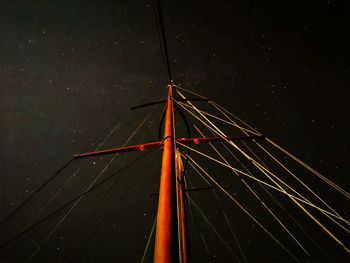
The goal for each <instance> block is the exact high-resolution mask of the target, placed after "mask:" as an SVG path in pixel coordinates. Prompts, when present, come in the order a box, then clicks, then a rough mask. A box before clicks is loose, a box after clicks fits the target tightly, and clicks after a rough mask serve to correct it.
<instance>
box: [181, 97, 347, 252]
mask: <svg viewBox="0 0 350 263" xmlns="http://www.w3.org/2000/svg"><path fill="white" fill-rule="evenodd" d="M178 93H179V95H180V96H181V97H183V98H185V97H184V96H183V95H182V94H181V93H180V92H178ZM187 103H188V104H189V105H191V106H192V108H193V109H194V110H196V111H197V112H198V113H199V114H200V115H201V116H202V117H203V118H204V119H205V120H206V121H207V122H208V123H209V124H210V125H211V126H213V127H214V128H212V127H211V126H210V125H208V124H206V123H205V122H204V121H203V120H201V119H200V118H198V117H197V116H195V115H194V116H195V117H196V118H197V119H199V120H200V121H201V122H202V123H203V124H204V125H206V127H208V128H209V129H210V130H212V131H213V132H215V133H216V134H218V135H219V136H220V137H221V138H223V139H224V140H225V141H227V142H228V143H229V144H230V145H232V146H233V147H234V148H235V149H236V150H238V151H239V152H240V153H241V154H243V156H244V157H245V158H247V159H248V160H249V161H250V162H251V163H252V164H254V165H255V166H256V168H258V169H259V170H260V171H261V172H262V173H263V174H264V175H265V176H267V177H268V178H269V179H270V180H271V181H272V182H273V183H274V184H275V185H276V186H277V187H278V188H279V189H280V190H281V191H282V192H284V193H286V194H287V196H288V197H289V198H290V199H291V201H293V202H294V203H295V204H296V205H297V206H298V207H299V208H301V209H302V210H303V211H304V212H305V213H306V214H307V215H308V216H309V217H310V218H311V219H312V220H313V221H314V222H315V223H316V224H317V225H319V226H320V227H321V228H322V229H323V230H324V231H325V232H326V233H327V234H328V235H329V236H330V237H331V238H332V239H333V240H334V241H336V242H337V243H338V244H339V245H341V246H342V247H343V248H344V250H345V251H346V252H348V253H350V250H349V249H348V248H347V247H346V246H345V244H344V243H343V242H341V241H340V240H339V239H338V238H337V237H336V236H335V235H334V234H333V233H332V232H331V231H330V230H329V229H327V228H326V227H325V226H324V225H323V224H322V223H321V222H320V221H318V220H317V219H316V218H315V217H314V216H313V215H312V214H311V213H310V212H309V211H308V210H306V209H305V208H304V206H303V205H302V204H300V203H299V201H301V200H299V198H295V197H294V196H292V195H290V194H289V193H287V192H286V190H285V189H284V188H283V187H282V186H281V185H279V184H278V183H277V182H276V181H275V180H274V179H272V177H274V178H275V179H277V180H278V181H279V182H280V183H282V185H285V186H286V187H287V188H289V189H290V190H291V191H293V192H295V193H296V194H298V195H299V196H300V197H302V198H303V199H302V201H303V202H306V203H308V204H310V205H312V206H315V205H313V204H312V203H311V202H309V201H308V200H307V199H306V198H305V197H304V196H303V195H301V194H300V193H298V192H297V191H295V190H294V189H293V188H292V187H290V186H289V185H288V184H286V183H285V182H283V181H282V180H281V179H279V178H278V177H277V176H276V175H275V174H273V173H272V172H271V171H269V170H268V169H266V168H265V167H263V166H262V165H261V164H259V163H258V162H257V161H256V160H254V159H253V158H252V157H250V156H249V155H248V154H247V153H245V152H244V151H243V150H242V149H240V148H239V147H238V146H237V144H235V143H233V142H232V141H228V140H227V139H226V135H225V134H224V133H223V132H222V131H221V130H220V129H219V128H218V127H217V126H216V125H215V124H213V123H212V122H211V121H210V120H209V119H208V118H206V117H205V116H204V115H203V114H201V113H200V112H199V111H198V109H197V108H196V107H195V106H194V105H193V104H192V103H191V102H189V101H188V102H187ZM183 108H184V109H186V108H185V107H183ZM190 113H191V112H190ZM271 176H272V177H271ZM319 209H320V208H319ZM320 210H321V211H324V212H326V211H325V210H324V209H320ZM326 213H328V214H331V213H330V212H328V211H327V212H326ZM335 217H337V218H339V219H340V220H342V221H345V222H347V221H346V220H345V219H344V218H341V217H339V216H335Z"/></svg>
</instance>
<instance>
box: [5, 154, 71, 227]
mask: <svg viewBox="0 0 350 263" xmlns="http://www.w3.org/2000/svg"><path fill="white" fill-rule="evenodd" d="M72 161H73V158H72V159H70V160H69V161H68V162H66V163H65V164H64V165H63V166H62V167H61V168H59V169H58V170H57V172H55V173H54V174H53V175H52V176H50V177H49V178H48V179H47V180H46V181H45V182H44V183H43V184H42V185H41V186H39V188H37V189H36V190H34V191H33V192H32V193H31V194H30V195H29V196H28V197H27V198H26V199H25V200H24V201H23V202H22V203H20V204H19V205H18V206H17V207H16V208H15V209H13V210H12V211H11V212H10V213H9V214H8V215H7V216H6V218H5V219H4V220H3V221H2V222H1V225H0V226H3V225H5V224H6V223H7V222H8V221H9V220H10V219H11V218H12V217H13V216H14V215H15V214H16V213H17V212H18V211H19V210H21V209H22V207H24V206H25V205H26V204H27V203H28V202H29V201H30V200H32V199H33V198H34V197H35V196H36V195H37V194H38V193H39V192H40V191H41V190H42V189H43V188H44V187H45V186H47V185H48V184H49V183H50V182H51V181H52V180H53V179H55V178H56V177H57V175H59V174H60V173H61V172H62V171H63V170H64V169H65V168H66V167H67V166H68V165H69V164H70V163H71V162H72Z"/></svg>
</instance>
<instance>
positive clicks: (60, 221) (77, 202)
mask: <svg viewBox="0 0 350 263" xmlns="http://www.w3.org/2000/svg"><path fill="white" fill-rule="evenodd" d="M150 114H151V112H149V113H148V114H147V115H146V117H145V118H144V120H143V121H142V122H141V123H140V124H139V126H138V127H137V128H136V129H135V131H134V132H133V133H132V134H131V135H130V137H129V138H128V139H127V140H126V142H125V143H124V145H123V146H125V145H126V144H127V143H128V142H129V141H130V140H131V139H132V138H133V137H134V136H135V134H136V133H137V132H138V131H139V130H140V128H141V127H142V126H143V124H144V123H145V122H146V120H147V118H148V117H149V115H150ZM117 156H119V154H118V153H117V154H115V155H114V156H113V157H112V158H111V159H110V160H109V161H108V163H107V164H106V165H105V166H104V168H103V169H102V170H101V172H100V173H99V174H98V175H97V176H96V177H95V179H94V180H93V181H92V182H91V183H90V184H89V186H88V187H87V188H86V190H89V189H90V188H91V187H92V186H93V185H94V184H95V183H96V181H97V180H98V179H99V178H100V177H101V176H102V175H103V174H104V172H105V171H106V170H107V169H108V168H109V166H110V165H111V164H112V162H113V161H114V160H115V159H116V157H117ZM83 198H84V196H81V197H80V198H79V199H78V200H76V201H75V202H74V203H73V205H72V206H71V208H70V209H69V210H68V211H67V212H66V213H65V214H64V216H63V217H62V218H61V219H60V220H59V221H58V223H57V224H56V225H55V226H54V227H53V228H52V230H51V231H50V233H49V234H48V235H47V236H46V237H45V238H44V240H43V241H42V242H41V243H40V245H39V246H38V247H37V248H36V249H35V250H34V252H33V253H32V255H31V256H30V257H29V258H28V262H30V261H31V260H32V259H33V258H34V256H35V255H36V254H37V253H38V252H39V250H40V249H41V247H42V246H43V245H44V244H45V243H46V241H47V240H48V239H49V238H50V237H51V236H52V235H53V234H54V233H55V232H56V230H57V229H58V227H59V226H60V225H61V224H62V223H63V222H64V220H65V219H66V218H67V217H68V216H69V215H70V213H71V212H72V211H73V209H74V208H75V207H76V206H77V205H78V204H79V202H80V201H81V199H83Z"/></svg>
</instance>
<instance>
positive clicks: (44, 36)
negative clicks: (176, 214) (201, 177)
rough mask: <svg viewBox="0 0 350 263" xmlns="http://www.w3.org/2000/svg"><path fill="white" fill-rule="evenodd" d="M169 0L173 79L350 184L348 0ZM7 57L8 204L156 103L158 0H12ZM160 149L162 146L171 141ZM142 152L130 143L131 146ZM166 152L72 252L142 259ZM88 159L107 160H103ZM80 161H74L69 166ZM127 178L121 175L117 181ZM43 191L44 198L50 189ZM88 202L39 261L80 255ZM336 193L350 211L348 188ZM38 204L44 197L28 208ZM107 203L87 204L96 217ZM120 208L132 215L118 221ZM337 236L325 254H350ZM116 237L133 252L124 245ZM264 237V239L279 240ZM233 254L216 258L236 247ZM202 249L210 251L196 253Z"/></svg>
mask: <svg viewBox="0 0 350 263" xmlns="http://www.w3.org/2000/svg"><path fill="white" fill-rule="evenodd" d="M162 2H164V3H163V4H162V5H163V12H164V19H165V22H166V23H165V30H166V37H167V41H168V51H169V57H170V64H171V69H172V73H173V80H174V83H175V84H181V86H183V87H184V88H188V89H190V90H194V91H196V92H198V93H200V94H202V95H204V96H206V97H209V98H213V99H215V100H216V101H217V102H218V103H220V104H221V105H223V106H225V107H226V108H227V109H229V110H230V111H231V112H233V113H235V114H236V115H237V116H239V117H240V118H241V119H243V120H245V121H246V122H247V123H249V124H250V125H252V126H253V127H254V128H256V129H257V130H259V131H260V132H262V133H263V134H265V135H267V136H268V137H270V138H273V139H274V140H275V141H277V142H278V143H280V144H281V145H283V146H285V147H286V148H287V149H289V150H290V151H291V152H292V153H294V154H295V155H296V156H298V157H300V158H301V159H302V160H304V161H305V162H307V163H308V164H310V165H311V166H312V167H313V168H315V169H316V170H317V171H319V172H320V173H321V174H323V175H325V176H327V177H328V178H330V179H331V180H332V181H334V182H335V183H337V184H338V185H340V186H342V188H343V189H345V190H347V191H349V190H350V180H349V178H348V175H349V168H348V166H347V164H348V163H349V162H350V158H349V154H347V152H348V150H347V149H348V148H349V146H350V145H349V140H348V123H347V121H348V112H349V106H348V105H349V102H348V92H347V90H348V88H349V86H350V85H349V84H350V63H349V59H350V51H349V46H350V27H349V25H350V16H349V11H350V10H349V7H348V6H346V5H345V4H343V3H341V1H339V2H338V1H324V0H318V1H316V0H309V1H301V0H295V1H272V0H266V1H226V0H225V1H216V2H215V1H195V0H191V1H162ZM0 61H1V62H0V65H1V66H0V83H1V84H0V85H1V95H0V97H1V114H0V117H1V133H0V134H1V171H0V172H1V181H0V202H1V213H0V215H1V218H4V217H5V216H6V215H7V214H8V213H9V212H10V211H11V210H12V209H14V207H16V206H17V205H18V204H19V203H20V202H21V201H22V200H24V199H25V198H26V197H27V196H28V195H29V194H30V193H31V192H32V191H33V190H35V189H37V188H38V187H39V186H40V185H41V184H42V183H43V182H44V180H45V179H46V178H48V177H49V176H50V175H52V174H53V173H54V172H55V171H56V170H57V169H59V167H61V166H62V165H63V164H64V163H65V162H67V161H68V160H69V159H70V158H71V157H72V156H73V154H76V153H79V152H84V151H86V150H89V149H91V148H93V147H94V146H95V145H96V140H95V143H94V139H95V138H97V141H98V139H100V138H101V134H102V135H103V134H104V132H105V131H106V129H108V127H110V125H111V124H112V123H113V122H114V121H116V120H118V122H119V121H120V122H122V121H123V122H124V123H127V125H129V126H130V127H129V126H127V125H126V126H125V127H122V130H121V134H120V135H118V136H116V137H115V141H111V142H109V145H106V147H107V146H119V145H121V144H122V143H123V142H124V141H125V140H126V138H127V134H130V132H131V131H132V129H135V123H138V122H140V121H142V118H143V117H142V116H145V114H146V113H147V112H148V111H150V109H144V110H140V111H137V112H134V111H131V110H130V107H131V106H134V105H137V104H140V103H143V102H147V101H152V100H158V99H162V98H164V97H165V96H166V84H167V83H166V78H165V71H164V65H163V63H162V60H161V52H160V48H159V40H158V37H157V31H156V24H155V18H154V14H153V9H152V6H151V1H130V0H129V1H126V0H124V1H112V0H110V1H104V0H101V1H79V0H71V1H51V0H47V1H40V0H37V1H25V3H24V1H16V0H12V1H6V0H2V1H0ZM161 111H162V108H161V107H156V108H155V109H154V111H152V112H151V114H152V117H154V121H152V122H148V123H147V125H149V126H152V127H153V128H151V130H150V132H148V133H147V134H143V135H144V136H141V135H140V136H139V137H138V138H136V139H135V140H134V141H132V142H130V143H138V142H139V140H148V141H151V140H157V139H158V120H159V116H160V114H161ZM150 155H153V156H155V157H159V158H160V153H159V152H158V153H156V152H154V153H150ZM137 156H139V155H138V153H132V154H131V155H130V156H124V157H123V158H124V159H125V160H132V158H134V157H137ZM159 158H157V159H156V160H155V162H154V163H153V164H149V169H144V167H143V166H142V165H137V166H136V168H131V169H134V170H135V171H136V172H140V171H142V170H148V172H149V171H152V172H153V173H151V175H150V177H149V178H151V179H150V180H148V179H145V178H144V177H142V178H141V179H140V180H141V181H140V182H139V184H138V186H137V190H136V197H135V194H134V195H130V198H129V201H127V202H124V203H122V204H120V207H118V209H116V211H118V212H115V213H114V214H113V215H112V216H111V217H110V218H109V219H107V223H105V224H104V225H102V227H101V229H102V230H101V231H99V232H98V233H97V234H96V235H97V236H94V239H93V240H92V241H91V244H90V246H86V247H85V250H82V251H81V253H80V254H79V255H78V256H77V257H76V258H74V261H73V262H98V260H101V261H99V262H112V261H113V262H115V261H117V262H135V261H139V260H140V255H141V256H142V252H143V248H144V246H145V240H146V239H145V236H147V235H148V233H149V230H150V228H151V227H152V223H153V216H154V213H155V212H154V211H155V206H156V202H155V200H156V198H155V197H149V196H148V193H150V192H155V191H157V183H156V182H157V180H156V179H157V178H158V174H157V173H158V171H157V169H158V168H159ZM106 160H107V159H106V158H105V157H104V158H102V159H101V160H99V161H100V162H102V161H106ZM149 160H151V159H149ZM146 162H147V160H146ZM89 165H90V166H91V167H94V166H98V165H100V166H101V168H102V167H103V164H99V163H97V164H96V163H93V162H92V161H91V162H90V163H89ZM121 165H122V160H120V166H119V167H121ZM76 166H77V165H75V167H76ZM116 169H117V168H115V169H114V170H116ZM72 171H73V168H70V170H69V171H68V173H69V172H72ZM92 171H93V169H90V170H89V169H86V177H84V178H83V181H82V183H81V184H79V180H76V182H75V184H74V185H73V186H72V187H71V188H70V189H69V190H68V192H67V194H65V195H64V196H63V197H62V199H61V200H66V201H67V200H69V199H70V198H71V197H72V196H75V195H76V194H77V193H79V192H81V190H82V189H83V188H84V186H86V185H87V184H88V183H89V182H90V181H89V180H88V179H87V178H90V179H91V178H92V177H91V176H92ZM111 172H113V171H111ZM146 172H147V171H146ZM90 173H91V174H90ZM127 174H132V170H131V171H130V172H129V173H127ZM123 178H124V177H123ZM125 178H126V177H125ZM57 185H58V182H57ZM127 185H128V181H127V180H126V179H125V180H124V179H123V180H121V185H120V188H118V189H122V186H124V187H127ZM142 186H143V187H144V188H145V189H142ZM45 191H47V192H45V193H47V194H49V193H50V190H45ZM120 193H121V192H115V193H114V194H110V199H109V201H107V202H106V203H105V207H103V205H102V206H100V209H101V211H102V212H101V213H102V214H103V211H107V210H108V207H109V206H111V204H112V203H113V202H112V199H113V198H117V197H118V195H119V194H120ZM199 195H200V194H199ZM96 196H97V197H101V195H98V194H96ZM145 196H146V197H145ZM38 199H39V201H43V200H45V197H44V193H43V195H42V196H39V197H38ZM143 201H144V202H143ZM89 202H90V203H92V204H93V205H96V204H98V202H97V201H96V200H95V199H94V198H93V197H92V198H90V199H88V201H86V202H85V203H84V205H83V208H82V212H81V214H76V215H74V217H73V219H72V220H71V222H72V223H71V224H68V225H67V226H66V228H64V230H62V233H60V234H58V235H55V238H56V239H57V240H56V239H55V241H54V242H51V243H50V244H49V245H47V246H45V247H44V248H46V249H43V251H41V252H40V253H39V254H38V255H37V258H35V259H34V260H33V261H32V262H66V261H67V260H68V258H67V257H63V256H62V254H60V253H68V252H67V251H72V250H69V249H71V247H70V246H71V244H72V242H73V241H72V240H73V239H74V236H77V235H79V234H80V232H79V231H78V230H77V228H78V227H76V225H79V224H80V222H81V218H84V216H85V214H84V213H86V215H87V216H88V215H89V212H91V211H92V208H90V205H89V204H90V203H89ZM61 203H62V202H61ZM140 203H142V205H141V207H140V208H139V209H136V208H135V210H133V211H129V210H130V209H129V208H130V206H131V205H134V206H135V205H138V204H140ZM58 204H60V202H58V203H57V205H58ZM93 205H92V206H93ZM134 206H133V207H134ZM338 206H339V207H343V208H344V210H346V211H345V214H346V215H347V218H349V216H350V211H349V207H350V204H349V202H342V203H339V204H338ZM35 207H36V206H35V204H33V206H32V207H30V208H29V210H28V209H27V210H26V211H27V212H28V211H31V209H36V208H35ZM135 207H137V206H135ZM103 209H104V210H103ZM133 213H136V214H138V215H139V217H138V216H135V217H134V214H133ZM232 213H233V212H232ZM98 215H99V214H98V213H94V214H93V215H92V216H91V217H89V220H88V221H89V222H90V221H91V222H92V223H91V225H94V223H93V222H95V221H96V220H97V219H98V218H99V216H98ZM151 215H152V216H151ZM146 217H147V219H148V220H146V219H145V218H146ZM148 217H149V218H148ZM118 218H122V219H121V221H120V222H119V221H118V220H117V219H118ZM133 219H135V224H136V225H138V226H137V227H135V228H134V227H133V225H132V224H130V222H133V221H132V220H133ZM236 219H237V221H235V225H236V226H237V227H238V228H239V227H240V225H239V220H238V218H235V220H236ZM94 220H95V221H94ZM244 220H246V219H244ZM244 220H243V222H245V221H244ZM27 221H28V216H27V214H26V213H25V212H24V213H22V214H19V215H18V218H17V219H16V220H15V221H14V223H13V225H12V226H11V228H8V229H6V230H4V229H2V230H1V231H2V232H1V233H4V232H5V233H6V234H1V235H3V236H6V237H7V238H8V236H11V235H12V233H14V232H17V231H19V230H20V229H22V227H23V225H25V224H26V222H27ZM97 221H98V220H97ZM115 222H118V223H115ZM127 223H129V224H127ZM47 224H48V226H51V227H52V226H53V223H52V222H51V223H47ZM75 224H76V225H75ZM88 226H89V224H88V223H86V224H85V226H84V227H88ZM109 227H111V229H114V228H117V229H119V231H120V232H122V234H120V235H119V237H120V236H122V241H121V243H116V242H120V241H116V235H115V234H114V235H113V233H116V232H118V231H116V232H113V231H111V229H109ZM142 227H144V228H142ZM9 229H10V230H9ZM121 229H123V230H121ZM6 231H7V232H6ZM46 231H47V230H46ZM123 231H124V232H123ZM128 231H129V232H128ZM43 233H45V231H44V230H41V231H38V232H36V233H35V234H33V235H28V237H26V238H27V239H23V240H22V241H19V243H18V245H17V246H15V245H14V248H12V250H11V249H9V250H8V251H7V252H6V253H2V254H0V257H1V258H3V261H4V262H23V261H24V259H26V258H28V255H30V254H31V253H30V252H31V251H33V248H29V246H27V245H24V244H28V243H26V242H29V243H30V244H31V245H32V246H35V245H36V244H37V243H36V242H37V241H36V240H40V239H41V238H42V236H43ZM137 233H138V234H139V233H142V234H141V240H140V241H136V239H135V241H133V237H132V235H137ZM5 240H7V239H5ZM60 240H61V241H60ZM75 241H76V240H75ZM2 242H3V240H2ZM21 242H22V243H21ZM117 244H118V246H117ZM324 244H328V243H324ZM330 244H331V245H330V247H328V248H329V251H328V255H329V257H328V258H323V260H325V262H329V261H332V258H333V260H334V262H345V261H346V260H349V255H346V254H345V253H344V252H343V251H342V250H341V249H339V248H337V246H336V245H334V243H332V242H330ZM326 246H327V245H326ZM333 246H334V249H333ZM116 247H118V248H116ZM136 247H137V249H136ZM251 247H253V246H251ZM251 247H247V251H249V252H251V253H252V254H253V255H251V256H250V260H249V261H250V262H261V261H267V262H268V261H274V262H289V261H291V259H290V258H288V257H286V256H285V255H284V254H283V253H280V254H278V253H279V252H276V253H277V255H276V256H273V252H272V251H271V252H270V251H268V254H267V255H266V254H264V253H258V252H256V250H254V249H252V248H251ZM50 249H51V250H50ZM67 249H68V250H67ZM118 249H119V250H121V251H123V252H124V254H125V255H119V254H118V253H117V252H116V251H118ZM134 249H136V251H135V250H134ZM264 249H265V253H266V250H268V249H269V248H261V250H264ZM52 250H53V251H54V252H52ZM28 251H29V252H28ZM50 251H51V252H50ZM62 251H63V252H62ZM16 252H18V253H16ZM260 252H261V251H260ZM218 253H219V252H218ZM254 253H256V254H254ZM16 254H17V255H16ZM20 254H22V255H25V256H23V257H21V256H19V255H20ZM68 254H69V253H68ZM151 254H152V253H151ZM4 255H5V256H4ZM222 255H223V257H222V258H221V259H219V257H218V258H217V259H211V261H208V262H212V261H214V262H230V261H231V259H229V257H227V258H225V255H224V254H222ZM150 256H151V255H150ZM118 258H119V261H118ZM346 258H347V259H346ZM6 260H7V261H6ZM60 260H62V261H60ZM323 260H321V259H320V257H319V258H318V259H316V260H314V261H313V260H311V261H308V262H322V261H323ZM67 262H68V261H67ZM150 262H151V261H150ZM193 262H204V261H202V259H200V260H199V259H198V260H197V261H196V259H195V258H193ZM305 262H306V260H305Z"/></svg>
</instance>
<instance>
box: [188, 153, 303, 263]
mask: <svg viewBox="0 0 350 263" xmlns="http://www.w3.org/2000/svg"><path fill="white" fill-rule="evenodd" d="M188 158H189V159H190V161H191V162H190V165H191V166H192V167H193V165H192V163H194V164H195V165H196V166H197V167H198V168H199V169H200V170H201V171H202V172H203V173H204V174H205V175H206V176H207V178H209V179H210V181H212V182H213V183H214V184H215V185H216V186H217V187H218V188H219V189H220V190H221V191H222V192H223V193H224V194H225V195H227V196H228V197H229V198H230V199H231V200H232V201H233V202H234V203H235V204H236V205H237V206H238V207H239V208H240V209H241V210H242V211H243V212H244V213H245V214H247V215H248V216H249V217H250V219H252V220H253V221H254V222H255V223H256V224H257V225H258V226H259V227H260V228H261V229H262V230H263V231H264V232H265V233H266V234H267V235H268V236H270V237H271V238H272V239H273V240H274V241H275V242H276V243H277V244H278V245H279V246H280V247H281V248H282V249H283V250H284V251H285V252H286V253H287V254H289V255H290V256H291V257H292V258H293V259H294V260H295V261H297V262H299V260H298V259H297V258H296V257H295V256H294V255H293V254H292V253H291V252H290V251H289V250H288V249H287V248H286V247H285V246H284V245H283V244H282V243H281V242H280V241H279V240H278V239H277V238H275V237H274V236H273V235H272V233H271V232H270V231H268V230H267V229H266V228H265V227H264V226H263V225H262V224H261V223H260V222H259V221H258V220H257V219H256V218H255V217H254V216H253V215H252V214H250V213H249V211H248V210H247V209H246V208H244V207H243V206H242V205H241V204H240V203H239V202H238V201H237V200H236V199H235V198H234V197H233V196H232V195H231V194H230V193H229V192H227V190H225V188H223V187H222V186H221V185H220V184H219V183H218V182H217V181H216V180H214V179H213V177H211V176H210V175H209V174H208V173H207V172H206V171H205V170H204V169H203V168H202V167H201V166H200V165H199V164H198V163H197V162H196V161H194V160H193V158H191V157H190V156H188ZM200 175H201V174H200Z"/></svg>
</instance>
